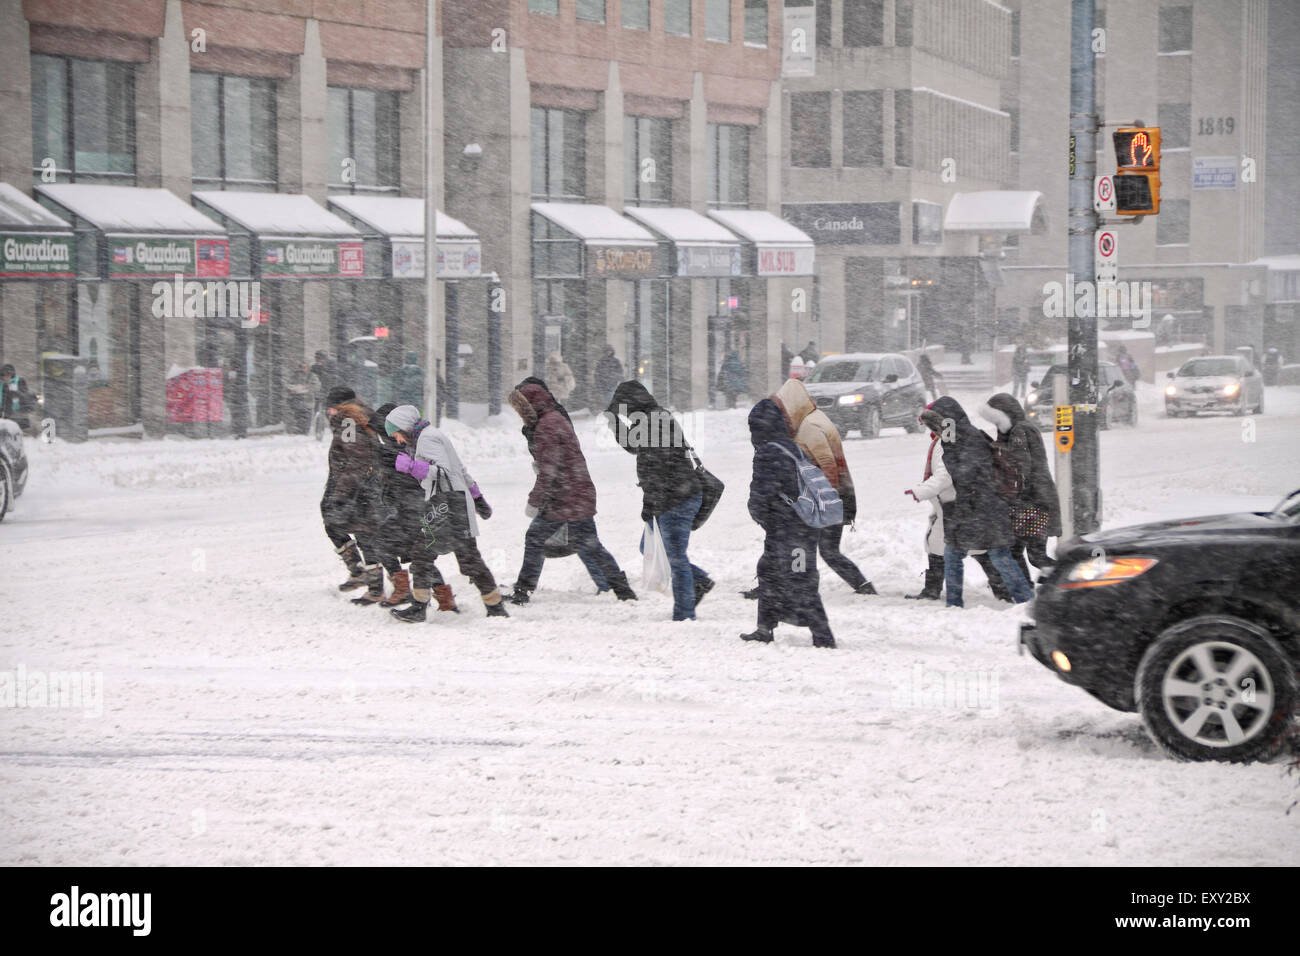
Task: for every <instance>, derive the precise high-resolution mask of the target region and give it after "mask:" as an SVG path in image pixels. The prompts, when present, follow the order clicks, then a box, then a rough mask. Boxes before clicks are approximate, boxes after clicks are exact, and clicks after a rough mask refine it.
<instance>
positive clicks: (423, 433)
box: [387, 405, 478, 537]
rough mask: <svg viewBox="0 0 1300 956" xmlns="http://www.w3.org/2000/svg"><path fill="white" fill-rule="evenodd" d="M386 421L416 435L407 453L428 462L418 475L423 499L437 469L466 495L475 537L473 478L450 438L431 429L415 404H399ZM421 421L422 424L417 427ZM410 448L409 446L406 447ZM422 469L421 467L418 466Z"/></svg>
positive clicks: (455, 489) (470, 532) (437, 430)
mask: <svg viewBox="0 0 1300 956" xmlns="http://www.w3.org/2000/svg"><path fill="white" fill-rule="evenodd" d="M387 420H388V422H389V423H390V424H392V425H393V426H394V427H395V428H397V429H398V430H399V431H401V432H403V433H405V434H407V435H408V436H409V435H411V434H412V433H415V434H416V436H417V437H416V439H415V449H414V451H412V452H409V454H411V456H412V457H413V458H415V459H416V461H423V462H428V463H429V466H430V467H429V468H428V470H427V472H426V473H425V474H424V476H423V477H422V478H419V482H420V487H421V488H422V489H424V498H425V500H426V501H427V500H428V499H429V497H430V496H431V495H432V494H433V491H434V484H435V482H436V481H437V480H438V469H439V468H441V469H442V471H443V472H445V473H446V476H447V480H448V481H449V482H450V483H451V487H452V490H454V491H459V492H460V493H461V494H463V495H464V496H465V511H466V513H467V514H468V517H469V534H470V537H477V536H478V522H477V521H475V520H474V515H475V511H474V498H473V496H472V494H471V492H470V488H471V487H473V485H474V479H473V478H472V477H470V473H469V471H468V470H466V468H465V466H464V464H462V463H461V460H460V456H459V455H458V454H456V446H455V445H453V444H452V442H451V439H450V438H448V437H447V435H446V433H445V432H443V431H442V429H440V428H434V427H433V426H432V425H430V424H428V423H427V422H424V420H423V419H421V418H420V411H419V409H417V408H416V407H415V406H414V405H399V406H397V407H396V408H394V409H393V410H392V411H391V412H389V413H388V419H387ZM421 424H423V427H422V428H421V427H417V426H419V425H421ZM407 447H409V446H407ZM420 470H421V471H424V469H420Z"/></svg>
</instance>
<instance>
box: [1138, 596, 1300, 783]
mask: <svg viewBox="0 0 1300 956" xmlns="http://www.w3.org/2000/svg"><path fill="white" fill-rule="evenodd" d="M1134 697H1135V698H1136V700H1137V705H1138V710H1139V712H1140V713H1141V714H1142V722H1143V724H1145V725H1146V728H1147V731H1148V732H1149V733H1150V734H1151V736H1152V737H1153V738H1155V741H1156V743H1157V744H1159V745H1160V747H1161V748H1162V749H1164V750H1165V751H1166V752H1168V753H1169V754H1171V755H1172V756H1175V757H1179V758H1181V759H1183V760H1223V761H1238V762H1240V761H1248V760H1262V759H1267V758H1268V757H1270V756H1272V755H1273V754H1274V753H1276V752H1277V751H1278V750H1279V749H1280V748H1281V746H1282V743H1283V740H1284V737H1285V731H1286V725H1287V723H1288V722H1289V721H1291V720H1292V719H1293V718H1294V713H1295V707H1296V703H1297V693H1296V667H1295V663H1294V662H1293V661H1291V660H1290V659H1288V657H1287V656H1286V653H1285V652H1284V651H1283V650H1282V648H1281V647H1280V646H1279V644H1278V643H1277V641H1276V640H1275V639H1274V638H1273V637H1272V636H1271V635H1270V634H1269V633H1268V632H1267V631H1266V630H1264V629H1263V628H1262V627H1259V626H1258V625H1256V624H1252V623H1250V622H1249V621H1245V620H1242V619H1240V618H1235V617H1226V616H1217V615H1209V616H1205V617H1196V618H1192V619H1191V620H1188V621H1183V622H1182V623H1180V624H1175V625H1174V626H1173V627H1170V628H1168V629H1167V630H1165V631H1164V632H1163V633H1162V634H1161V635H1160V636H1159V637H1157V638H1156V640H1155V641H1154V642H1152V644H1151V646H1150V647H1149V648H1147V651H1146V653H1145V654H1143V655H1142V663H1141V664H1139V665H1138V671H1137V678H1136V681H1135V683H1134Z"/></svg>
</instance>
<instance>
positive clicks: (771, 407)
mask: <svg viewBox="0 0 1300 956" xmlns="http://www.w3.org/2000/svg"><path fill="white" fill-rule="evenodd" d="M749 438H750V441H752V442H753V444H754V475H753V478H752V480H751V481H750V483H749V515H750V517H751V518H753V519H754V521H755V522H757V523H758V526H759V527H760V528H762V529H763V532H764V534H765V537H764V539H763V556H762V557H761V558H759V559H758V628H757V629H756V630H754V631H753V632H751V633H749V634H742V635H740V636H741V639H742V640H746V641H764V642H766V641H770V640H772V631H773V629H774V628H775V627H776V625H777V624H779V623H781V622H782V621H784V622H785V623H787V624H794V625H795V626H797V627H807V628H811V629H812V633H813V646H814V647H834V646H835V637H834V636H833V635H832V634H831V626H830V622H829V621H828V620H827V619H826V608H825V607H823V606H822V599H821V595H820V594H819V593H818V590H817V587H818V583H819V577H818V574H817V545H818V539H819V537H820V534H821V532H820V531H818V529H816V528H810V527H809V526H808V525H806V524H804V523H803V520H802V519H800V517H799V516H798V515H797V514H796V513H795V510H794V508H793V507H791V505H790V504H789V501H793V500H794V499H795V498H798V497H799V476H798V472H797V471H796V470H795V464H794V461H793V460H792V459H791V458H790V456H789V454H787V452H789V453H790V454H795V455H797V454H798V449H797V448H796V447H795V443H794V442H793V441H791V440H790V429H789V427H788V426H787V425H786V423H785V416H784V415H783V414H782V413H781V409H780V407H779V406H778V405H777V404H776V402H774V401H772V400H771V399H770V398H765V399H763V400H762V401H761V402H759V403H758V404H757V405H755V406H754V409H753V411H751V412H750V413H749ZM783 449H784V450H783ZM786 499H788V500H786ZM1013 566H1014V565H1013Z"/></svg>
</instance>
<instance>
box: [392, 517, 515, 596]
mask: <svg viewBox="0 0 1300 956" xmlns="http://www.w3.org/2000/svg"><path fill="white" fill-rule="evenodd" d="M411 553H412V554H413V555H414V557H412V558H411V587H413V588H430V589H432V588H435V587H438V586H440V585H442V584H445V583H446V581H444V580H443V577H442V574H441V573H440V572H439V571H438V566H437V564H435V563H434V562H435V561H436V560H437V558H438V555H437V554H435V553H434V552H433V551H426V550H425V548H424V534H423V532H421V534H420V541H419V542H418V543H413V545H412V550H411ZM452 554H454V555H455V556H456V566H457V567H458V568H460V573H461V574H463V575H465V577H467V578H469V579H470V581H471V582H472V583H473V585H474V587H476V588H478V593H479V594H491V593H492V592H493V591H495V590H496V588H497V582H496V579H495V578H494V577H493V576H492V571H491V570H490V569H489V568H488V566H487V563H486V562H485V561H484V560H483V555H482V554H480V553H479V550H478V542H477V541H476V540H475V539H474V538H461V539H460V541H459V542H458V543H457V545H456V547H455V549H454V550H453V551H452Z"/></svg>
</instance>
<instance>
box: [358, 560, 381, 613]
mask: <svg viewBox="0 0 1300 956" xmlns="http://www.w3.org/2000/svg"><path fill="white" fill-rule="evenodd" d="M383 600H384V569H383V568H382V567H380V566H379V565H378V564H375V565H372V566H371V567H368V568H366V593H365V594H363V595H361V597H359V598H353V599H352V603H353V604H360V605H361V606H362V607H369V606H370V605H372V604H380V603H382V602H383Z"/></svg>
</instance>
